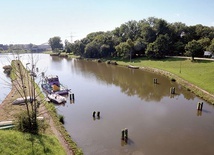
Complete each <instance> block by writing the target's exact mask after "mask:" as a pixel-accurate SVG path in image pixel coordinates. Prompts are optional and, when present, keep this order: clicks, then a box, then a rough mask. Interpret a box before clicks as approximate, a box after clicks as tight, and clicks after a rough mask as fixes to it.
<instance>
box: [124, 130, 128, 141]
mask: <svg viewBox="0 0 214 155" xmlns="http://www.w3.org/2000/svg"><path fill="white" fill-rule="evenodd" d="M124 131H125V139H126V140H127V139H128V129H127V128H125V129H124Z"/></svg>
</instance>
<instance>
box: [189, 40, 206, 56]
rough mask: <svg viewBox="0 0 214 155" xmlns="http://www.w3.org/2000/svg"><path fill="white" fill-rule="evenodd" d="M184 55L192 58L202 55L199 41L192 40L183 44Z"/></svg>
mask: <svg viewBox="0 0 214 155" xmlns="http://www.w3.org/2000/svg"><path fill="white" fill-rule="evenodd" d="M185 55H187V56H191V57H192V60H194V57H196V56H203V48H202V46H201V44H200V43H199V42H197V41H196V40H192V41H190V42H188V44H187V45H186V46H185Z"/></svg>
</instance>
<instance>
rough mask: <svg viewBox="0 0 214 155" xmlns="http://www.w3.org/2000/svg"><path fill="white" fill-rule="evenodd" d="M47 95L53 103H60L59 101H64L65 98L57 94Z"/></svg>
mask: <svg viewBox="0 0 214 155" xmlns="http://www.w3.org/2000/svg"><path fill="white" fill-rule="evenodd" d="M47 96H48V98H49V100H50V101H51V102H54V103H58V104H61V103H65V102H66V98H65V97H64V96H61V95H59V94H48V95H47Z"/></svg>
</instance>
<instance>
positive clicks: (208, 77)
mask: <svg viewBox="0 0 214 155" xmlns="http://www.w3.org/2000/svg"><path fill="white" fill-rule="evenodd" d="M118 62H119V64H122V65H127V64H131V65H136V66H140V67H152V68H158V69H161V70H165V71H168V72H171V73H173V74H176V75H177V76H179V77H181V78H183V79H184V80H186V81H188V82H190V83H192V84H194V85H196V86H198V87H200V88H202V89H204V90H206V91H208V92H210V93H212V94H214V61H209V60H195V61H194V62H192V61H191V60H190V59H184V58H165V59H162V60H148V59H146V58H141V59H132V63H130V62H129V61H127V62H123V61H118Z"/></svg>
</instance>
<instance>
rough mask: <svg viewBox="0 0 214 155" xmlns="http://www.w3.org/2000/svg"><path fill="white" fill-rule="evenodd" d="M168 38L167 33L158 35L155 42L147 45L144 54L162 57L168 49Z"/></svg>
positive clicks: (151, 56)
mask: <svg viewBox="0 0 214 155" xmlns="http://www.w3.org/2000/svg"><path fill="white" fill-rule="evenodd" d="M168 40H169V37H168V35H167V34H165V35H162V34H161V35H159V36H158V37H157V39H156V40H155V42H153V43H150V44H149V45H148V47H147V49H146V55H147V56H148V57H150V58H158V59H159V58H164V57H165V55H166V54H167V51H168Z"/></svg>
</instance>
